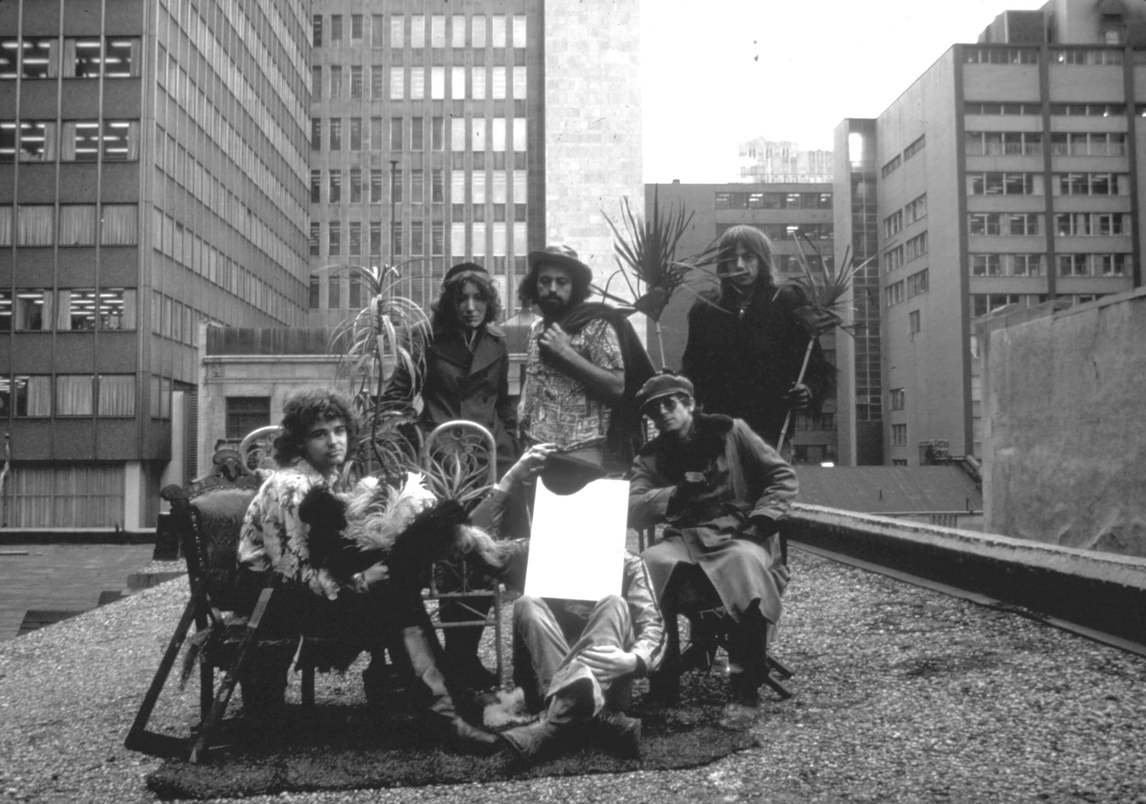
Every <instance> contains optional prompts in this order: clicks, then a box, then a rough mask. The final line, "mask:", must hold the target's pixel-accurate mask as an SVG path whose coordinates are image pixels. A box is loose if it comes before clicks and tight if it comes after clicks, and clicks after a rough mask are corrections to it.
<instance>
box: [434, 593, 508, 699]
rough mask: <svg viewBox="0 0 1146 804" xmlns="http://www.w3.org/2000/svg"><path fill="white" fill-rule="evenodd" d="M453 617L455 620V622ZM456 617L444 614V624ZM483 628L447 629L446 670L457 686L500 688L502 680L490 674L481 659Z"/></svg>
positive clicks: (480, 688) (477, 688)
mask: <svg viewBox="0 0 1146 804" xmlns="http://www.w3.org/2000/svg"><path fill="white" fill-rule="evenodd" d="M451 617H452V618H453V619H451ZM457 619H460V617H459V616H458V615H456V614H453V615H451V614H448V613H446V612H443V613H442V621H443V622H450V621H456V620H457ZM482 630H483V626H480V625H475V626H462V627H460V628H447V629H445V641H446V646H445V654H446V661H445V669H446V672H447V673H449V674H450V678H451V679H452V680H453V681H454V684H455V686H457V687H459V688H460V687H464V688H466V689H471V690H488V689H492V688H494V687H496V686H497V685H498V684H499V683H500V682H501V679H499V678H498V677H497V675H496V674H495V673H492V672H490V671H489V670H487V669H486V668H485V665H483V664H482V663H481V659H479V658H478V643H480V642H481V634H482Z"/></svg>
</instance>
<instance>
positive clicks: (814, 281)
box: [776, 230, 875, 451]
mask: <svg viewBox="0 0 1146 804" xmlns="http://www.w3.org/2000/svg"><path fill="white" fill-rule="evenodd" d="M792 238H793V240H795V243H796V259H797V262H798V263H799V265H800V275H799V276H795V277H792V278H791V279H789V280H788V281H789V282H790V283H792V284H795V285H798V286H799V287H800V289H801V290H802V291H803V294H804V297H805V298H806V299H807V304H805V305H803V306H801V307H799V308H797V309H796V310H795V314H796V316H797V317H798V318H799V319H800V322H801V323H802V324H803V325H804V328H805V330H806V331H807V332H808V346H807V348H805V349H804V360H803V362H802V363H801V364H800V373H799V374H798V375H797V377H796V383H797V384H801V383H803V381H804V375H805V374H806V373H807V371H808V361H809V360H810V359H811V357H812V349H813V347H814V346H815V344H816V341H817V340H819V338H820V336H821V335H826V334H827V333H829V332H831V331H832V330H833V329H835V328H837V327H839V328H840V329H842V330H843V331H845V332H848V333H849V334H850V333H851V328H850V327H849V326H848V325H846V324H845V323H844V314H845V313H846V312H847V311H848V310H849V309H850V308H849V305H848V292H849V291H850V290H851V286H852V280H854V279H855V275H856V274H857V273H858V272H859V271H861V270H863V268H865V267H866V266H867V265H868V264H869V263H870V262H871V261H872V260H873V259H875V258H874V257H870V258H868V259H867V260H864V261H863V262H862V263H860V264H859V265H855V264H853V262H852V253H851V245H850V244H849V245H848V246H846V247H845V248H844V253H843V257H842V259H841V260H840V262H839V265H833V264H832V263H831V261H829V260H825V259H824V257H823V255H822V254H821V253H820V251H819V249H817V248H816V246H815V244H814V243H813V242H812V241H811V239H809V238H808V236H807V235H806V234H804V233H802V232H800V231H799V230H797V231H795V232H793V234H792ZM801 241H803V242H801ZM805 245H806V246H807V248H808V249H809V250H810V251H811V252H812V254H813V255H814V259H810V258H809V257H808V252H807V251H805V250H804V247H805ZM791 422H792V411H791V410H789V411H788V413H787V415H785V416H784V426H783V427H782V428H780V435H779V437H778V438H777V439H776V449H777V451H779V450H781V449H782V448H783V445H784V438H785V437H786V436H787V435H788V426H789V425H790V424H791Z"/></svg>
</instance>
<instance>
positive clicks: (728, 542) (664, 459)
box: [629, 373, 796, 708]
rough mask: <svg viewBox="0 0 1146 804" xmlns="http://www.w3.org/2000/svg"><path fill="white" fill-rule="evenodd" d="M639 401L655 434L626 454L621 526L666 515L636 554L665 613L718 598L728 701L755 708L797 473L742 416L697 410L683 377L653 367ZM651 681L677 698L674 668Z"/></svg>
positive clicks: (781, 583) (775, 616) (782, 581)
mask: <svg viewBox="0 0 1146 804" xmlns="http://www.w3.org/2000/svg"><path fill="white" fill-rule="evenodd" d="M637 402H638V404H639V405H640V406H641V411H642V412H643V413H644V414H645V415H646V416H648V417H649V418H650V419H652V420H653V424H655V425H656V428H657V431H658V435H657V437H656V438H654V439H653V440H652V441H650V442H649V443H648V444H646V445H645V446H644V447H643V448H642V449H641V450H640V452H639V453H638V455H637V457H636V459H635V460H634V461H633V474H632V479H631V482H630V485H629V525H630V526H632V527H638V528H639V527H645V526H648V525H652V524H654V523H657V522H664V523H666V527H665V530H664V538H663V539H662V540H661V541H660V542H659V543H657V544H654V545H653V546H652V547H649V548H648V549H647V550H645V552H644V553H643V554H642V557H643V558H644V559H645V562H646V563H647V565H648V568H649V574H650V576H651V577H652V580H653V586H654V588H655V590H656V594H657V598H658V600H659V601H660V603H661V606H662V608H663V609H664V611H665V616H666V617H676V615H677V612H681V611H684V612H686V613H687V609H688V605H687V604H686V603H685V601H686V600H692V601H696V600H703V599H705V598H718V599H719V602H720V604H723V606H724V609H725V611H726V612H727V617H728V618H729V620H730V622H729V624H728V652H729V657H728V658H729V673H730V675H729V682H730V691H731V697H732V701H733V703H734V704H738V705H741V706H747V707H752V708H755V707H757V706H758V705H759V702H760V698H759V692H758V688H759V686H760V684H761V683H762V682H763V680H764V675H763V674H764V672H765V670H766V665H765V650H766V638H767V629H768V626H769V624H770V623H771V624H775V623H776V622H778V621H779V619H780V607H781V606H780V604H781V601H780V596H781V595H782V594H783V592H784V587H785V586H786V585H787V583H788V568H787V567H786V566H785V565H784V564H782V563H781V562H780V551H779V535H778V532H777V524H778V522H779V521H780V519H782V518H783V516H784V515H785V513H786V511H787V509H788V506H789V504H790V502H791V500H792V498H793V497H795V496H796V474H795V472H794V471H793V470H792V467H791V466H789V465H788V464H787V463H786V462H785V461H784V460H783V459H782V458H781V457H780V456H779V454H778V453H777V452H776V451H775V450H774V449H772V447H770V446H768V445H767V444H765V443H764V441H763V440H762V439H761V438H760V436H758V435H756V434H755V433H754V432H752V430H751V429H749V427H748V425H747V424H745V423H744V421H743V420H741V419H730V418H728V417H727V416H718V415H711V416H710V415H705V414H703V413H700V412H697V411H696V409H695V403H694V402H693V386H692V383H691V382H690V381H689V380H688V378H687V377H681V376H677V375H673V374H668V373H666V374H659V375H656V376H654V377H652V378H650V379H649V380H648V381H647V382H645V384H644V385H643V386H642V387H641V389H640V390H639V391H638V392H637ZM713 591H715V595H713V594H712V592H713ZM671 669H672V670H675V671H679V667H677V668H671ZM655 681H656V684H655V685H654V689H655V691H656V692H658V693H660V694H663V695H665V696H666V697H669V698H672V697H675V695H676V694H677V683H678V681H677V678H676V677H675V676H672V677H669V678H665V677H660V678H657V679H655Z"/></svg>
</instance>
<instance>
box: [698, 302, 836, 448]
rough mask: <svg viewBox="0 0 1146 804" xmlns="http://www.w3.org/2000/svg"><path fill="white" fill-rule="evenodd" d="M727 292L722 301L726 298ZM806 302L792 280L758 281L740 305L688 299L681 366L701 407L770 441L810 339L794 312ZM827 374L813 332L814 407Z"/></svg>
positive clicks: (809, 378)
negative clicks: (745, 425) (776, 283)
mask: <svg viewBox="0 0 1146 804" xmlns="http://www.w3.org/2000/svg"><path fill="white" fill-rule="evenodd" d="M727 298H728V297H727V296H726V297H725V299H722V302H723V305H729V302H728V301H727ZM806 304H807V298H806V296H805V295H804V292H803V290H801V289H800V288H799V287H797V286H795V285H792V284H785V285H783V286H781V288H780V289H779V290H778V291H777V290H776V289H775V288H774V287H772V286H771V285H766V284H764V283H760V284H757V285H756V287H755V288H754V290H753V293H752V296H751V298H750V299H749V300H748V303H747V304H746V305H745V306H744V307H743V309H742V310H741V309H739V308H738V307H730V306H723V305H714V304H713V303H711V302H706V301H703V300H702V301H698V302H696V304H694V305H693V307H692V309H691V310H689V314H688V344H687V345H686V346H685V350H684V357H683V358H682V360H681V373H682V374H684V375H685V376H686V377H688V378H689V379H690V380H692V382H693V385H695V386H696V401H697V402H698V403H699V404H700V406H701V407H702V408H703V410H704V411H705V412H707V413H722V414H724V415H726V416H732V417H735V418H739V419H744V421H746V422H748V426H749V427H751V428H752V429H753V430H755V431H756V433H758V434H759V435H760V436H761V437H762V438H764V440H766V441H767V442H768V443H769V444H775V443H776V439H777V437H778V436H779V434H780V428H781V427H783V425H784V417H785V415H786V414H787V412H788V406H787V405H786V404H785V403H784V400H783V397H784V394H785V392H786V391H787V389H788V388H789V386H791V385H792V383H794V382H796V379H797V377H798V376H799V373H800V365H801V363H802V362H803V360H804V353H805V351H806V350H807V347H808V342H809V339H810V336H809V330H808V328H806V327H805V325H804V324H803V323H802V322H801V320H800V317H799V315H798V314H797V310H799V308H801V307H802V306H804V305H806ZM831 376H832V367H831V365H830V364H828V363H827V361H826V360H825V359H824V356H823V352H822V350H821V349H820V346H819V343H818V340H815V341H813V350H812V358H811V361H810V362H809V365H808V371H807V373H806V374H805V376H804V384H805V385H807V386H808V388H809V390H810V391H811V392H812V407H813V408H816V407H817V406H818V404H819V403H820V402H822V401H823V397H824V394H825V393H826V392H827V390H828V388H829V386H830V384H831ZM790 431H791V425H789V432H790Z"/></svg>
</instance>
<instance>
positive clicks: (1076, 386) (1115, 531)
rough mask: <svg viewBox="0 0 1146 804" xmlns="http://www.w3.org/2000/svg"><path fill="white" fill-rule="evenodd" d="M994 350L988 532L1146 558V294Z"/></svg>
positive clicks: (991, 345) (1017, 329) (1109, 301)
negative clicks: (1145, 411) (1145, 401)
mask: <svg viewBox="0 0 1146 804" xmlns="http://www.w3.org/2000/svg"><path fill="white" fill-rule="evenodd" d="M983 347H984V350H983V419H984V425H985V430H984V456H983V457H984V460H983V467H984V471H983V508H984V516H985V529H986V530H988V531H991V532H995V533H1005V534H1008V535H1010V536H1015V537H1018V538H1023V539H1030V540H1034V541H1040V542H1047V543H1049V544H1055V545H1063V546H1068V547H1079V548H1087V549H1092V550H1102V551H1109V552H1112V553H1121V554H1123V555H1130V556H1146V472H1144V471H1143V466H1146V418H1144V417H1143V416H1142V411H1143V410H1144V407H1143V404H1144V403H1143V400H1144V399H1146V290H1143V289H1140V290H1136V291H1131V292H1127V293H1121V294H1117V295H1112V296H1107V297H1104V298H1102V299H1099V300H1098V301H1095V302H1092V303H1090V304H1086V305H1082V306H1078V307H1073V308H1069V309H1067V310H1062V311H1059V312H1056V313H1051V314H1049V315H1046V316H1044V317H1042V318H1039V319H1036V320H1033V321H1027V322H1023V323H1019V324H1015V325H1012V326H1003V327H1001V328H999V329H996V330H995V331H994V332H992V333H991V334H990V336H989V337H988V338H985V339H984V340H983Z"/></svg>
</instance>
